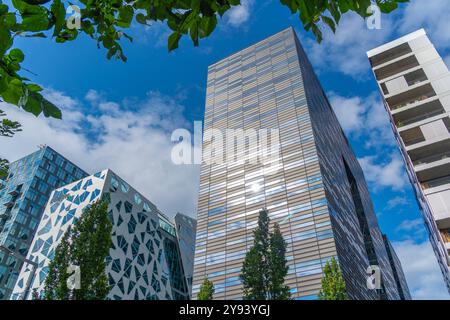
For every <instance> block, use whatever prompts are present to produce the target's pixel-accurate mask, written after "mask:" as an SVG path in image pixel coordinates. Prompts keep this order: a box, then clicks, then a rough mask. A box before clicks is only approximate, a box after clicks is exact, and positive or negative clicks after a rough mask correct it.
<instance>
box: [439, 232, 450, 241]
mask: <svg viewBox="0 0 450 320" xmlns="http://www.w3.org/2000/svg"><path fill="white" fill-rule="evenodd" d="M439 231H440V232H441V236H442V239H443V240H444V241H445V242H446V243H449V242H450V229H446V230H439Z"/></svg>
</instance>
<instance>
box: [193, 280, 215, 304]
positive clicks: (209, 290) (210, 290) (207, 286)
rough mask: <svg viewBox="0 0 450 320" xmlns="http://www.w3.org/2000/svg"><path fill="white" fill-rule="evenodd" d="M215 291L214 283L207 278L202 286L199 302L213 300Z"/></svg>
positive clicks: (198, 297)
mask: <svg viewBox="0 0 450 320" xmlns="http://www.w3.org/2000/svg"><path fill="white" fill-rule="evenodd" d="M214 291H215V290H214V284H213V283H212V281H209V280H208V278H205V279H204V280H203V283H202V285H201V286H200V291H199V293H198V296H197V300H212V299H213V296H214Z"/></svg>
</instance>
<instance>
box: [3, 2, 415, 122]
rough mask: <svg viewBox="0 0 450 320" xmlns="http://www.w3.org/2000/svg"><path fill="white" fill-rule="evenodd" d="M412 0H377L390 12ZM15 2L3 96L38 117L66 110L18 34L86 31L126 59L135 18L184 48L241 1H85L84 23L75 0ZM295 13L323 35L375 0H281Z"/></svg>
mask: <svg viewBox="0 0 450 320" xmlns="http://www.w3.org/2000/svg"><path fill="white" fill-rule="evenodd" d="M407 1H408V0H376V1H375V3H376V4H377V5H378V6H379V7H380V9H381V11H382V12H384V13H389V12H391V11H393V10H395V9H396V8H397V7H398V4H399V3H402V2H407ZM11 2H12V6H8V5H6V4H3V2H2V1H1V0H0V101H1V100H3V101H5V102H8V103H11V104H13V105H16V106H18V107H20V108H22V109H23V110H25V111H27V112H31V113H32V114H34V115H35V116H38V115H40V114H42V113H43V114H44V116H45V117H53V118H57V119H60V118H61V117H62V115H61V111H60V110H59V108H58V107H57V106H55V105H54V104H53V103H51V102H50V101H48V100H47V99H45V98H44V97H43V95H42V94H41V92H42V88H41V87H40V86H38V85H37V84H34V83H32V82H30V80H29V79H27V78H25V77H23V76H21V75H20V74H19V73H20V71H21V70H22V69H23V68H21V64H22V62H23V61H24V58H25V56H24V54H23V52H22V51H21V50H20V49H19V48H13V45H14V39H15V38H17V37H25V38H27V37H39V38H46V37H51V38H53V39H54V41H55V42H56V43H64V42H68V41H73V40H76V39H77V38H78V36H79V35H80V34H81V33H84V34H86V35H87V36H88V37H90V38H91V39H93V40H94V41H96V42H97V45H98V47H99V48H100V47H103V48H105V49H106V50H107V58H108V59H111V58H115V59H120V60H123V61H126V60H127V58H126V56H125V54H124V52H123V49H122V46H121V41H122V39H123V38H125V39H128V40H129V41H132V38H131V36H129V35H128V34H127V33H126V32H125V31H127V30H128V29H130V27H131V24H132V23H133V21H136V22H137V23H140V24H143V25H146V26H150V27H151V25H152V23H154V22H162V23H164V24H166V25H167V26H168V27H169V28H170V30H171V35H170V36H169V38H168V42H167V45H168V49H169V50H174V49H176V48H178V45H179V41H180V39H181V38H182V37H183V36H188V37H190V38H191V40H192V41H193V43H194V45H195V46H198V45H199V41H200V39H203V38H206V37H208V36H209V35H210V34H211V33H212V32H213V31H214V30H215V28H216V26H217V23H218V18H220V17H223V15H224V14H225V13H226V12H227V11H229V10H230V9H231V8H233V7H235V6H238V5H240V0H95V1H92V0H80V1H79V2H77V4H79V5H80V10H79V16H76V17H75V18H76V19H79V28H73V26H72V25H70V24H68V23H67V21H66V12H67V9H68V7H69V6H70V5H71V3H70V2H67V1H64V2H63V1H61V0H12V1H11ZM280 2H281V4H282V5H284V6H287V7H288V8H289V9H290V10H291V12H292V13H293V14H298V16H299V18H300V20H301V22H302V24H303V26H304V28H305V29H306V30H311V31H312V32H313V33H314V35H315V36H316V38H317V40H318V41H321V40H322V32H321V30H320V26H321V25H322V24H325V25H328V26H329V27H330V28H331V29H332V30H333V31H335V30H336V27H337V25H338V24H339V21H340V19H341V16H342V15H343V14H346V13H347V12H356V13H358V14H359V15H360V16H361V17H363V18H366V17H368V16H369V15H370V13H368V8H369V7H370V6H371V5H372V1H371V0H280Z"/></svg>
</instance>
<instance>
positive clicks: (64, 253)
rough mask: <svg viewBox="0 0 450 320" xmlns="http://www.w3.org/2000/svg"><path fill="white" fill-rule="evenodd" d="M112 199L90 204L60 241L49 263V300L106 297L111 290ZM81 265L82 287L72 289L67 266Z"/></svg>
mask: <svg viewBox="0 0 450 320" xmlns="http://www.w3.org/2000/svg"><path fill="white" fill-rule="evenodd" d="M107 211H108V202H107V201H98V202H95V203H93V204H92V205H91V206H90V207H88V208H87V209H86V210H85V212H84V213H83V215H82V216H81V218H80V219H79V220H78V221H77V222H76V223H75V225H74V227H73V228H72V229H69V230H68V231H67V232H66V234H65V235H64V237H63V240H62V241H61V243H60V244H59V245H58V247H57V250H56V252H55V258H54V259H53V261H52V262H51V263H50V265H49V272H48V276H47V278H46V281H45V289H44V298H45V299H47V300H55V299H58V300H68V299H73V300H102V299H105V298H106V297H107V295H108V293H109V291H110V287H109V284H108V278H107V275H106V272H105V269H106V257H107V256H108V254H109V249H110V248H111V245H112V242H111V232H112V224H111V221H110V220H109V218H108V212H107ZM71 265H74V266H79V267H80V274H81V283H80V284H81V287H80V289H75V290H73V291H72V290H69V288H68V287H67V279H68V278H69V274H68V273H67V268H68V267H69V266H71Z"/></svg>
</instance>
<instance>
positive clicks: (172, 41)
mask: <svg viewBox="0 0 450 320" xmlns="http://www.w3.org/2000/svg"><path fill="white" fill-rule="evenodd" d="M180 39H181V33H179V32H174V33H172V34H171V35H170V37H169V41H168V47H169V51H172V50H175V49H176V48H178V42H179V41H180Z"/></svg>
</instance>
